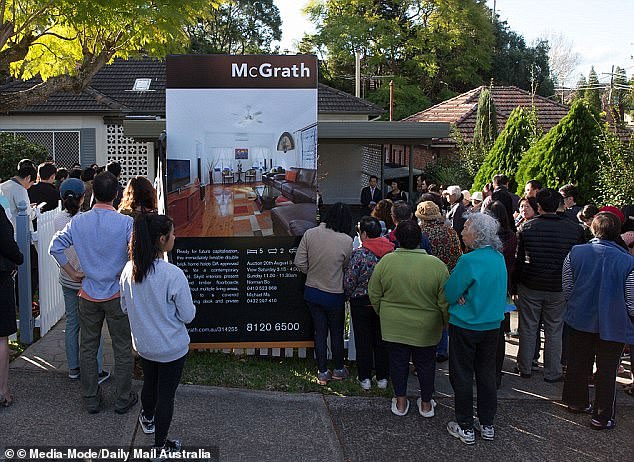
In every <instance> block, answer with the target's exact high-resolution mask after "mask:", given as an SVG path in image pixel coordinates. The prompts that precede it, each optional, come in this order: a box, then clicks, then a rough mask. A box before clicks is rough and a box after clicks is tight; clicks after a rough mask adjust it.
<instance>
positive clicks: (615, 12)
mask: <svg viewBox="0 0 634 462" xmlns="http://www.w3.org/2000/svg"><path fill="white" fill-rule="evenodd" d="M274 1H275V4H276V5H277V6H278V8H279V9H280V14H281V17H282V40H281V42H280V50H281V51H284V50H286V49H288V50H290V51H291V52H292V51H296V43H297V42H298V41H299V40H300V39H301V37H302V36H303V35H304V32H309V33H310V32H314V27H313V25H312V24H311V23H310V22H309V21H308V20H307V19H306V18H305V17H304V16H303V14H302V12H301V10H302V8H303V7H304V6H305V5H306V3H307V1H306V0H274ZM493 3H494V0H487V4H488V5H489V7H491V8H493ZM495 3H496V5H495V7H496V11H497V13H498V15H499V16H500V19H501V20H503V21H507V22H508V24H509V26H510V28H511V29H512V30H513V31H515V32H517V33H519V34H521V35H523V36H524V38H525V39H526V42H527V43H528V44H531V43H532V42H534V41H535V40H537V39H539V38H542V37H545V36H548V35H551V36H552V35H563V37H564V38H565V39H566V40H567V41H569V42H571V43H572V46H573V50H574V51H575V52H576V53H578V54H579V65H578V66H577V69H576V71H575V72H574V73H573V75H572V78H571V82H568V83H569V84H574V83H575V82H576V81H577V80H578V78H579V75H580V74H582V73H583V74H584V75H585V76H587V75H588V73H589V72H590V67H591V66H592V65H594V68H595V70H596V72H597V74H598V75H599V80H600V81H602V82H607V81H609V79H610V76H608V75H604V74H602V73H609V72H610V71H611V69H612V65H614V66H615V67H616V66H620V67H622V68H625V69H626V71H627V75H628V77H630V76H631V75H632V74H634V33H632V31H633V30H634V0H495Z"/></svg>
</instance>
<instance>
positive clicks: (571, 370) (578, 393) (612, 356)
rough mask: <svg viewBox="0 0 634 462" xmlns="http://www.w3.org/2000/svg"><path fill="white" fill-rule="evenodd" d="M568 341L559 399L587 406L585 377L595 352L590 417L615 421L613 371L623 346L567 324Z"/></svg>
mask: <svg viewBox="0 0 634 462" xmlns="http://www.w3.org/2000/svg"><path fill="white" fill-rule="evenodd" d="M568 340H569V343H568V368H567V369H566V381H565V382H564V391H563V395H562V401H563V402H564V403H565V404H567V405H569V406H575V407H587V406H588V405H589V403H590V396H589V395H590V392H589V390H588V377H591V376H592V365H593V364H594V360H595V354H596V361H597V372H596V373H595V374H594V406H593V407H594V410H593V413H592V417H593V418H594V419H595V420H597V421H598V422H600V423H601V424H602V425H606V424H607V423H608V421H609V420H614V414H615V405H614V404H615V399H616V372H617V369H618V367H619V363H620V361H621V353H622V352H623V347H624V346H625V345H624V344H623V343H618V342H610V341H607V340H601V338H600V337H599V334H594V333H590V332H582V331H580V330H576V329H573V328H572V327H569V332H568Z"/></svg>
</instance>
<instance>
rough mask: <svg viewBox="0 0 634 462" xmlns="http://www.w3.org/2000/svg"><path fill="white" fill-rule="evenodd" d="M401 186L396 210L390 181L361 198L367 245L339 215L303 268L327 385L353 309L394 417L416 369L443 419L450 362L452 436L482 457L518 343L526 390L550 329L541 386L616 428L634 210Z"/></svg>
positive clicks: (347, 215)
mask: <svg viewBox="0 0 634 462" xmlns="http://www.w3.org/2000/svg"><path fill="white" fill-rule="evenodd" d="M391 183H392V191H390V193H388V194H386V195H385V196H387V197H386V198H385V199H383V198H382V197H384V195H383V194H382V192H381V190H380V189H379V187H378V181H377V178H376V177H371V178H370V183H369V185H368V187H366V188H364V189H363V190H362V192H361V206H362V208H363V209H364V211H367V215H366V216H363V217H362V218H361V219H360V220H359V221H358V223H357V224H356V226H355V228H354V234H356V237H355V238H354V240H352V239H351V234H352V225H353V224H352V218H351V212H350V209H349V207H348V206H346V205H344V204H341V203H338V204H335V205H334V206H332V207H331V208H330V209H329V210H328V212H327V213H326V215H325V217H324V220H323V222H322V224H321V225H320V226H319V227H318V228H315V229H312V230H309V231H307V232H306V234H305V235H304V236H303V238H302V240H301V243H300V245H299V248H298V252H297V255H296V257H295V264H296V265H297V267H298V268H299V269H300V270H301V271H303V272H304V273H306V275H307V278H306V286H305V299H306V300H307V302H308V304H309V306H310V308H311V314H312V316H313V320H314V322H315V349H316V356H317V359H318V361H317V362H318V381H319V383H320V384H325V383H327V382H328V381H329V380H331V379H332V380H342V379H345V378H346V377H348V375H349V373H348V370H347V369H346V368H345V366H344V358H343V350H342V345H343V334H342V333H343V330H344V304H345V301H349V303H350V311H351V319H352V325H353V327H354V340H355V346H356V351H357V358H356V361H357V366H358V377H357V379H358V381H359V385H360V386H361V388H362V389H364V390H368V389H370V388H371V387H372V382H373V379H374V381H375V383H376V386H378V387H379V388H385V387H387V384H388V380H391V382H392V385H393V388H394V398H393V400H392V405H391V410H392V412H393V413H394V414H395V415H398V416H403V415H405V414H407V413H408V410H409V402H408V400H407V395H406V391H407V377H408V374H409V372H410V363H412V364H413V370H414V371H415V374H416V375H417V377H418V381H419V385H420V397H419V398H418V399H417V402H416V403H417V408H418V412H419V413H420V414H421V415H422V416H423V417H426V418H431V417H433V416H434V415H435V412H434V407H435V401H434V399H433V392H434V376H435V363H436V362H442V361H446V360H447V359H448V360H449V378H450V382H451V385H452V387H453V389H454V394H455V420H454V421H451V422H449V423H448V424H447V431H448V432H449V433H450V434H451V435H453V436H455V437H457V438H459V439H460V440H461V441H463V442H464V443H466V444H473V443H475V432H478V433H479V434H480V435H481V437H482V438H483V439H487V440H490V439H493V438H494V435H495V430H494V419H495V412H496V402H497V398H496V396H497V389H498V388H500V387H501V386H502V385H503V384H502V379H503V376H504V374H503V367H504V358H505V353H506V351H505V350H506V348H505V344H506V341H505V340H506V339H507V338H510V337H511V336H512V335H519V352H518V355H517V358H516V366H515V368H514V370H513V371H512V372H514V373H515V374H516V375H518V376H519V377H522V378H525V379H527V380H528V379H531V378H532V377H533V372H534V371H535V370H539V369H541V368H542V365H541V364H540V362H539V361H538V360H539V357H540V349H541V344H542V341H541V331H542V330H543V334H544V342H543V343H544V347H543V380H544V381H545V382H546V383H558V382H565V383H564V392H563V402H564V403H565V404H566V405H567V408H568V410H570V411H571V412H586V413H588V414H591V416H592V417H591V420H590V425H591V426H592V427H593V428H595V429H609V428H613V427H614V425H615V417H614V416H615V409H614V394H615V383H616V376H617V371H618V367H619V364H620V361H621V358H622V355H624V354H625V352H626V351H627V350H628V349H629V351H630V353H631V351H632V340H633V336H634V256H633V255H634V222H633V221H632V220H634V217H632V215H633V214H632V213H631V209H630V208H626V210H625V212H626V213H625V214H624V213H623V211H622V210H620V209H618V208H616V207H603V208H601V209H598V208H597V207H595V206H593V205H586V206H585V207H581V206H580V205H578V204H577V201H578V198H579V192H578V190H577V188H576V187H575V186H574V185H564V186H562V187H561V188H560V189H559V190H554V189H551V188H543V187H542V186H541V185H540V184H539V182H538V181H535V180H533V181H530V182H528V183H527V184H526V186H525V189H524V191H525V194H524V195H523V196H522V197H519V196H518V195H516V194H513V193H512V192H511V191H509V189H508V187H509V180H508V178H507V177H506V176H505V175H502V174H500V175H495V176H494V177H493V178H492V182H491V183H490V184H488V185H486V187H485V188H483V190H482V191H474V192H473V193H471V192H469V191H466V190H462V189H461V188H460V186H449V187H447V188H440V187H438V186H436V185H434V184H428V183H427V182H426V181H425V179H424V178H418V179H417V186H418V187H417V191H416V192H415V193H413V194H412V195H411V197H408V196H407V195H406V194H405V193H404V192H403V191H401V190H400V189H399V185H398V182H395V181H391ZM412 212H414V213H412ZM626 217H627V218H626ZM351 243H352V245H351ZM608 267H609V268H608ZM516 309H517V311H518V323H519V329H518V330H519V332H517V333H514V332H511V329H510V327H511V326H510V312H511V311H514V310H516ZM328 335H330V341H331V345H332V357H333V361H334V366H335V368H334V370H333V371H332V372H331V371H330V369H328V367H327V361H326V357H327V341H326V340H327V337H328ZM630 362H631V361H630ZM595 363H596V368H594V365H595ZM373 370H374V372H375V375H374V377H373V373H372V371H373ZM507 372H509V373H510V372H511V371H507ZM474 375H475V385H476V388H477V413H476V416H474V415H473V401H474V398H473V382H474ZM589 386H594V387H595V399H594V403H593V404H591V403H590V402H589V391H588V388H589ZM633 388H634V385H632V384H630V385H628V386H627V387H626V389H625V391H626V393H628V394H630V395H631V394H633V393H634V390H633Z"/></svg>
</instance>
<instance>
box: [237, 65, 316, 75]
mask: <svg viewBox="0 0 634 462" xmlns="http://www.w3.org/2000/svg"><path fill="white" fill-rule="evenodd" d="M231 77H232V78H252V79H259V78H264V79H271V78H273V79H279V78H284V79H309V78H310V67H308V66H306V65H305V64H304V63H303V62H302V63H299V64H293V65H292V66H274V65H273V64H271V63H262V64H260V65H259V66H250V65H249V64H247V63H231Z"/></svg>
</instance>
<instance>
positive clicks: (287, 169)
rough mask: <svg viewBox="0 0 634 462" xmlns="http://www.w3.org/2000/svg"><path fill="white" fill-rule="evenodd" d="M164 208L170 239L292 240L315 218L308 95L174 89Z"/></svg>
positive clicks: (312, 110)
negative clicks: (170, 226) (171, 223)
mask: <svg viewBox="0 0 634 462" xmlns="http://www.w3.org/2000/svg"><path fill="white" fill-rule="evenodd" d="M166 98H167V108H168V117H167V132H168V140H169V141H168V143H167V192H168V194H167V203H168V212H167V213H168V214H169V215H170V216H171V217H173V219H174V226H175V232H176V235H177V236H178V237H248V236H274V235H282V236H297V235H301V234H303V230H305V229H308V228H310V227H312V226H314V222H315V217H316V212H317V210H316V209H317V205H316V204H317V171H316V165H317V94H316V89H266V90H262V89H239V90H236V89H193V90H192V89H174V90H169V91H168V92H167V94H166Z"/></svg>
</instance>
